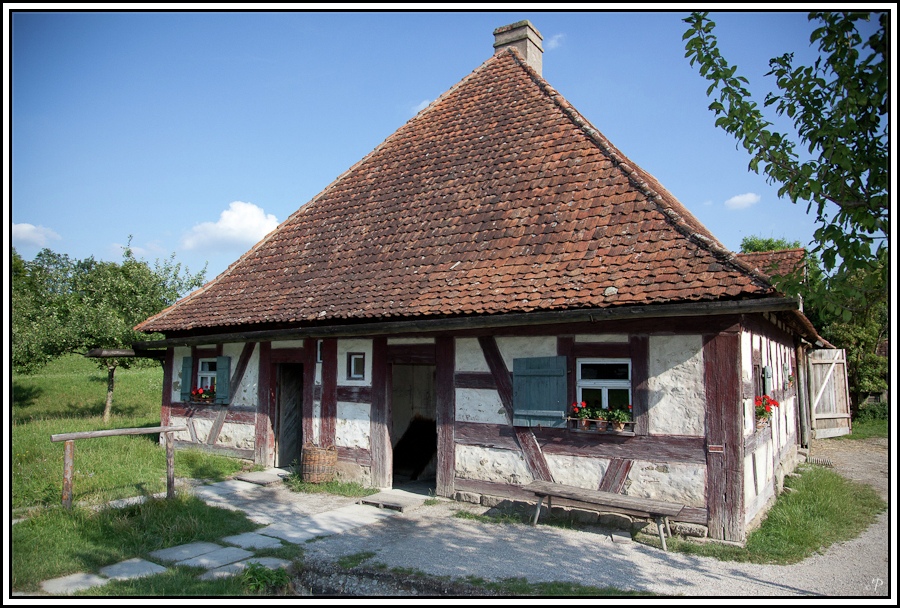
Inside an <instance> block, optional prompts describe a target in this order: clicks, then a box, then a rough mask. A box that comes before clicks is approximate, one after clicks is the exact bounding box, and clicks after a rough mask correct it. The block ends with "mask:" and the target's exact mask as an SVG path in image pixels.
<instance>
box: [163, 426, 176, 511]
mask: <svg viewBox="0 0 900 608" xmlns="http://www.w3.org/2000/svg"><path fill="white" fill-rule="evenodd" d="M163 436H164V437H165V441H166V498H175V435H174V434H173V433H172V431H167V432H165V433H163Z"/></svg>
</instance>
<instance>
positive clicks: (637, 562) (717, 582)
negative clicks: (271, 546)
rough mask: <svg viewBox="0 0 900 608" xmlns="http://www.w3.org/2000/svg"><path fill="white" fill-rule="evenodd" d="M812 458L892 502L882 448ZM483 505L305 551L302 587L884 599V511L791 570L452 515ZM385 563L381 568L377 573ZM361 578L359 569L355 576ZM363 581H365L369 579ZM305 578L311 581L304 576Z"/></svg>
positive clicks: (832, 443) (841, 448) (345, 591)
mask: <svg viewBox="0 0 900 608" xmlns="http://www.w3.org/2000/svg"><path fill="white" fill-rule="evenodd" d="M811 455H812V456H819V457H825V458H829V459H830V460H831V461H832V462H833V464H834V468H835V470H836V471H837V472H838V473H841V474H842V475H845V476H847V477H850V478H852V479H856V480H858V481H862V482H865V483H870V484H871V485H873V486H874V487H876V488H877V489H878V491H879V492H880V493H881V494H882V496H883V497H884V498H885V499H887V495H888V450H887V441H886V440H883V439H882V440H853V441H847V440H839V439H831V440H822V441H818V442H816V443H814V444H813V446H812V449H811ZM459 509H468V510H471V511H472V512H474V513H481V512H483V511H484V507H479V506H477V505H467V504H465V503H457V502H449V501H441V502H440V503H439V504H437V505H431V506H423V507H420V508H417V509H415V510H412V511H407V512H406V513H403V514H400V515H398V516H396V517H393V518H390V519H389V520H386V521H385V522H383V523H380V524H377V525H373V526H370V527H368V528H364V529H361V530H359V531H355V532H354V533H353V534H341V535H336V536H332V537H328V538H324V539H321V540H319V541H316V542H313V543H310V544H308V545H306V561H307V562H308V563H311V564H325V565H324V566H321V567H320V569H318V570H317V571H316V572H307V573H306V574H305V575H302V576H301V577H300V579H299V580H298V583H299V584H298V587H301V588H302V587H304V586H305V587H307V588H309V587H313V588H316V589H318V590H319V593H321V592H322V591H323V590H324V591H326V592H328V593H333V594H341V595H369V596H387V595H415V594H424V595H433V596H436V595H458V596H462V595H469V594H470V593H477V592H473V591H472V590H471V589H469V588H467V587H465V586H458V587H455V588H454V587H453V586H452V585H450V584H448V583H447V582H446V580H445V581H444V582H443V583H440V584H443V585H444V588H443V589H441V588H439V586H438V587H428V586H427V585H424V584H419V585H418V586H417V585H413V584H411V583H410V580H408V577H406V578H405V577H403V576H402V575H392V574H390V572H389V571H388V572H386V571H385V569H384V567H387V569H389V570H390V569H406V570H408V571H418V572H424V573H426V574H431V575H435V576H440V577H452V578H453V579H454V580H460V579H463V578H464V577H466V576H474V577H480V578H482V579H485V580H503V579H508V578H525V579H527V580H528V581H529V582H532V583H535V582H551V581H573V582H581V583H585V584H591V585H595V586H598V587H602V586H607V585H609V586H614V587H617V588H620V589H624V590H636V591H647V592H651V593H658V594H665V595H683V596H732V597H765V596H795V597H796V596H853V597H862V598H871V599H877V598H882V599H884V598H886V597H888V594H889V591H888V589H890V588H891V584H892V581H891V579H890V578H889V562H888V559H889V557H888V556H889V555H890V550H891V547H890V546H889V540H890V537H889V529H888V517H889V514H888V513H882V514H881V515H880V516H879V518H878V520H877V521H876V522H875V524H873V525H872V526H871V527H870V528H869V529H868V530H866V531H865V532H864V533H863V534H862V535H861V536H859V537H858V538H856V539H854V540H851V541H849V542H845V543H840V544H837V545H833V546H832V547H830V548H829V549H828V550H827V551H825V552H824V553H823V554H820V555H815V556H813V557H811V558H809V559H807V560H805V561H803V562H801V563H800V564H795V565H791V566H775V565H756V564H741V563H733V562H720V561H717V560H714V559H711V558H704V557H695V556H687V555H682V554H678V553H664V552H662V551H660V550H658V549H655V548H652V547H649V546H645V545H642V544H638V543H630V544H620V543H616V542H613V540H612V539H611V537H610V536H609V534H606V533H603V531H602V530H600V529H597V530H588V529H583V530H564V529H560V528H555V527H550V526H537V527H531V526H528V525H519V524H505V525H498V524H492V523H481V522H478V521H473V520H468V519H460V518H458V517H453V516H452V515H453V512H454V511H457V510H459ZM364 552H368V553H374V556H373V557H371V558H370V559H369V560H367V561H366V562H365V566H364V568H362V569H360V571H359V575H358V576H351V575H349V574H348V573H347V572H346V571H343V570H341V569H339V568H333V567H332V566H330V565H329V564H333V562H334V561H335V560H337V559H338V558H340V557H342V556H346V555H353V554H359V553H364ZM379 565H380V568H379V567H378V566H379ZM355 572H356V571H355ZM367 573H368V574H369V575H368V576H367ZM304 577H305V578H304Z"/></svg>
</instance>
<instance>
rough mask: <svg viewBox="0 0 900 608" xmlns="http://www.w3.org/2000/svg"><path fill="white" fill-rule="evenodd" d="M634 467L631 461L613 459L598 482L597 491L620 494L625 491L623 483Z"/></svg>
mask: <svg viewBox="0 0 900 608" xmlns="http://www.w3.org/2000/svg"><path fill="white" fill-rule="evenodd" d="M633 465H634V461H633V460H630V459H628V460H626V459H624V458H613V459H612V460H610V462H609V466H608V467H606V472H605V473H604V474H603V479H601V480H600V485H599V486H598V488H597V489H598V490H600V491H603V492H612V493H614V494H621V493H622V490H624V489H625V481H626V480H627V479H628V473H629V472H630V471H631V467H632V466H633Z"/></svg>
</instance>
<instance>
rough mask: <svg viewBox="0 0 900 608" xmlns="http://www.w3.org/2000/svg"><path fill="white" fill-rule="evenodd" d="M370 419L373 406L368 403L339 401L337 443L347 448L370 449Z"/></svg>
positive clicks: (336, 426) (335, 440)
mask: <svg viewBox="0 0 900 608" xmlns="http://www.w3.org/2000/svg"><path fill="white" fill-rule="evenodd" d="M370 420H371V406H370V405H369V404H368V403H350V402H347V401H338V402H337V420H335V439H334V442H335V444H336V445H339V446H343V447H346V448H363V449H366V450H368V449H369V429H370V427H369V424H370Z"/></svg>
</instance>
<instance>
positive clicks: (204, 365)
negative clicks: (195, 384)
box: [200, 361, 216, 372]
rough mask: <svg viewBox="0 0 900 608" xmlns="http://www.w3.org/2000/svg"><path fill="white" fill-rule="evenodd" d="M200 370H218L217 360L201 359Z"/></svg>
mask: <svg viewBox="0 0 900 608" xmlns="http://www.w3.org/2000/svg"><path fill="white" fill-rule="evenodd" d="M200 371H201V372H214V371H216V362H215V361H200Z"/></svg>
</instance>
